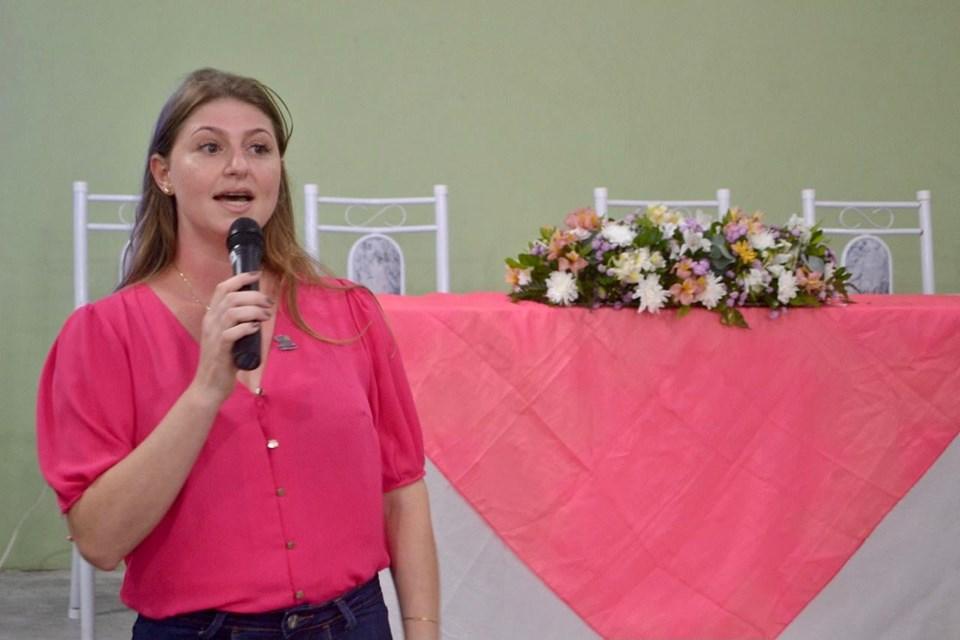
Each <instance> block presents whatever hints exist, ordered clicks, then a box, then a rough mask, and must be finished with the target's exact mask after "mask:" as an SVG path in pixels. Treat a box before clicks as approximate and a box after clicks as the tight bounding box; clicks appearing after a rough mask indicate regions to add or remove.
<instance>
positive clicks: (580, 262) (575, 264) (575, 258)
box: [557, 251, 587, 275]
mask: <svg viewBox="0 0 960 640" xmlns="http://www.w3.org/2000/svg"><path fill="white" fill-rule="evenodd" d="M586 266H587V261H586V260H584V259H583V258H582V257H580V254H578V253H577V252H576V251H569V252H567V254H566V255H564V256H563V257H562V258H560V259H559V260H558V261H557V268H558V269H559V270H560V271H570V272H571V273H573V275H577V274H578V273H580V270H581V269H583V268H584V267H586Z"/></svg>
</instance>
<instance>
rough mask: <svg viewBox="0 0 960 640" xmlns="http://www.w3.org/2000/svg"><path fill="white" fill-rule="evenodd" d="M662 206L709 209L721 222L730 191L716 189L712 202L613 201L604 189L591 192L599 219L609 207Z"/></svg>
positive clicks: (727, 209)
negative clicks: (714, 211) (713, 210)
mask: <svg viewBox="0 0 960 640" xmlns="http://www.w3.org/2000/svg"><path fill="white" fill-rule="evenodd" d="M661 204H662V205H664V206H667V207H670V208H671V209H679V210H685V211H688V212H689V213H691V214H692V213H693V211H690V207H710V208H715V209H716V210H717V219H718V220H722V219H723V216H725V215H727V211H729V210H730V189H717V194H716V198H715V199H713V200H654V199H650V198H646V199H643V200H620V199H617V200H613V199H611V198H610V197H609V194H608V192H607V188H606V187H596V188H595V189H594V190H593V208H594V211H596V212H597V215H598V216H600V217H601V218H604V217H606V216H607V212H608V210H609V209H610V208H611V207H617V208H629V209H639V208H641V207H644V208H646V207H649V206H656V205H661Z"/></svg>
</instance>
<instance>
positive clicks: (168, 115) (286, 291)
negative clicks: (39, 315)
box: [118, 69, 350, 340]
mask: <svg viewBox="0 0 960 640" xmlns="http://www.w3.org/2000/svg"><path fill="white" fill-rule="evenodd" d="M220 98H232V99H234V100H240V101H241V102H245V103H247V104H250V105H252V106H254V107H256V108H257V109H259V110H260V111H262V112H263V113H264V115H266V116H267V117H268V118H269V119H270V122H271V123H272V124H273V130H274V136H275V137H276V139H277V145H278V148H279V150H280V159H281V160H280V161H281V173H280V191H279V195H278V198H277V208H276V209H274V211H273V215H272V216H271V217H270V220H269V221H268V222H267V223H266V224H265V225H264V227H263V240H264V242H263V244H264V251H263V254H264V255H263V268H264V269H265V270H267V271H270V272H272V273H274V274H276V275H278V276H279V280H280V282H279V284H280V291H281V295H282V296H283V299H284V302H285V303H286V305H287V309H288V310H289V311H290V316H291V318H292V319H293V321H294V323H295V324H296V325H297V326H298V327H300V328H301V329H303V330H304V331H306V332H307V333H309V334H310V335H313V336H314V337H316V338H319V339H321V340H325V339H324V338H322V337H321V336H319V335H317V334H316V333H315V332H314V331H313V330H312V329H311V328H310V327H309V326H308V325H307V324H306V322H305V321H304V320H303V317H302V315H301V314H300V308H299V305H298V304H297V285H298V284H299V283H300V282H304V283H309V284H321V285H326V284H327V283H325V282H324V279H323V277H322V276H324V275H332V274H330V273H329V272H328V271H327V269H325V268H324V267H323V266H322V265H320V264H319V263H318V262H317V261H315V260H314V259H313V258H311V257H310V255H309V254H307V252H306V251H304V249H303V248H302V247H301V246H300V245H299V244H298V243H297V237H296V230H295V227H294V218H293V204H292V201H291V198H290V184H289V181H288V179H287V168H286V165H285V164H284V163H283V156H284V154H285V153H286V150H287V143H288V142H289V141H290V135H291V133H292V132H293V125H292V123H291V120H290V116H289V113H290V112H289V110H288V109H287V106H286V104H285V103H284V102H283V99H282V98H280V96H279V95H277V93H276V92H275V91H274V90H273V89H271V88H270V87H268V86H266V85H265V84H263V83H261V82H260V81H259V80H256V79H254V78H247V77H244V76H239V75H235V74H232V73H227V72H225V71H219V70H217V69H198V70H197V71H194V72H193V73H191V74H190V75H188V76H187V77H186V79H185V80H184V81H183V83H182V84H181V85H180V87H179V88H177V90H176V91H174V93H173V95H171V96H170V98H168V99H167V102H166V104H164V105H163V109H162V110H161V111H160V115H159V117H158V118H157V123H156V125H155V126H154V129H153V136H152V137H151V138H150V146H149V147H148V148H147V160H146V166H145V167H144V170H143V183H142V185H141V192H140V195H141V198H140V204H139V205H138V206H137V213H136V219H135V221H134V225H133V231H132V232H131V235H130V256H129V262H128V267H127V268H126V269H125V270H124V277H123V280H122V281H121V282H120V285H119V286H118V289H119V288H123V287H126V286H128V285H131V284H135V283H138V282H142V281H144V280H147V279H148V278H150V277H152V276H154V275H156V274H158V273H160V272H161V271H162V270H163V269H165V268H166V267H167V266H169V265H170V264H171V263H172V262H173V259H174V257H175V254H176V249H177V202H176V199H175V198H173V197H171V196H168V195H166V194H164V193H163V192H162V191H161V190H160V188H159V187H158V186H157V184H156V182H155V181H154V179H153V174H152V173H151V172H150V158H151V157H152V156H153V154H159V155H161V156H163V157H164V158H167V157H169V155H170V151H171V149H172V148H173V144H174V142H175V141H176V139H177V135H178V134H179V133H180V128H181V127H182V126H183V123H184V121H186V119H187V118H189V117H190V115H191V114H192V113H193V112H194V111H195V110H196V109H197V108H199V107H200V106H202V105H204V104H206V103H208V102H211V101H213V100H218V99H220ZM327 286H329V285H327ZM338 288H339V287H338ZM345 288H350V287H349V285H348V286H347V287H345Z"/></svg>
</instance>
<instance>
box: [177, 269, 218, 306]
mask: <svg viewBox="0 0 960 640" xmlns="http://www.w3.org/2000/svg"><path fill="white" fill-rule="evenodd" d="M173 270H174V271H176V272H177V275H178V276H180V279H181V280H183V284H185V285H187V289H188V290H189V292H190V297H191V298H193V301H194V302H196V303H197V304H198V305H200V306H201V307H203V308H204V309H206V310H207V311H210V305H209V304H207V303H206V302H204V301H203V300H201V299H200V298H199V297H197V292H196V291H194V290H193V285H192V284H190V281H189V280H187V276H185V275H183V272H182V271H180V267H178V266H177V264H176V263H174V264H173Z"/></svg>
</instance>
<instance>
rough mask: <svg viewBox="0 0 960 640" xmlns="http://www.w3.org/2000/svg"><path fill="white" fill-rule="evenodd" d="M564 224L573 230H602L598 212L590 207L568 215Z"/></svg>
mask: <svg viewBox="0 0 960 640" xmlns="http://www.w3.org/2000/svg"><path fill="white" fill-rule="evenodd" d="M564 222H565V223H566V225H567V226H568V227H570V228H571V229H585V230H587V231H594V230H596V229H599V228H600V217H599V216H598V215H597V212H596V211H594V210H593V209H591V208H589V207H586V208H584V209H577V210H576V211H574V212H573V213H568V214H567V217H566V219H565V220H564Z"/></svg>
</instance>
